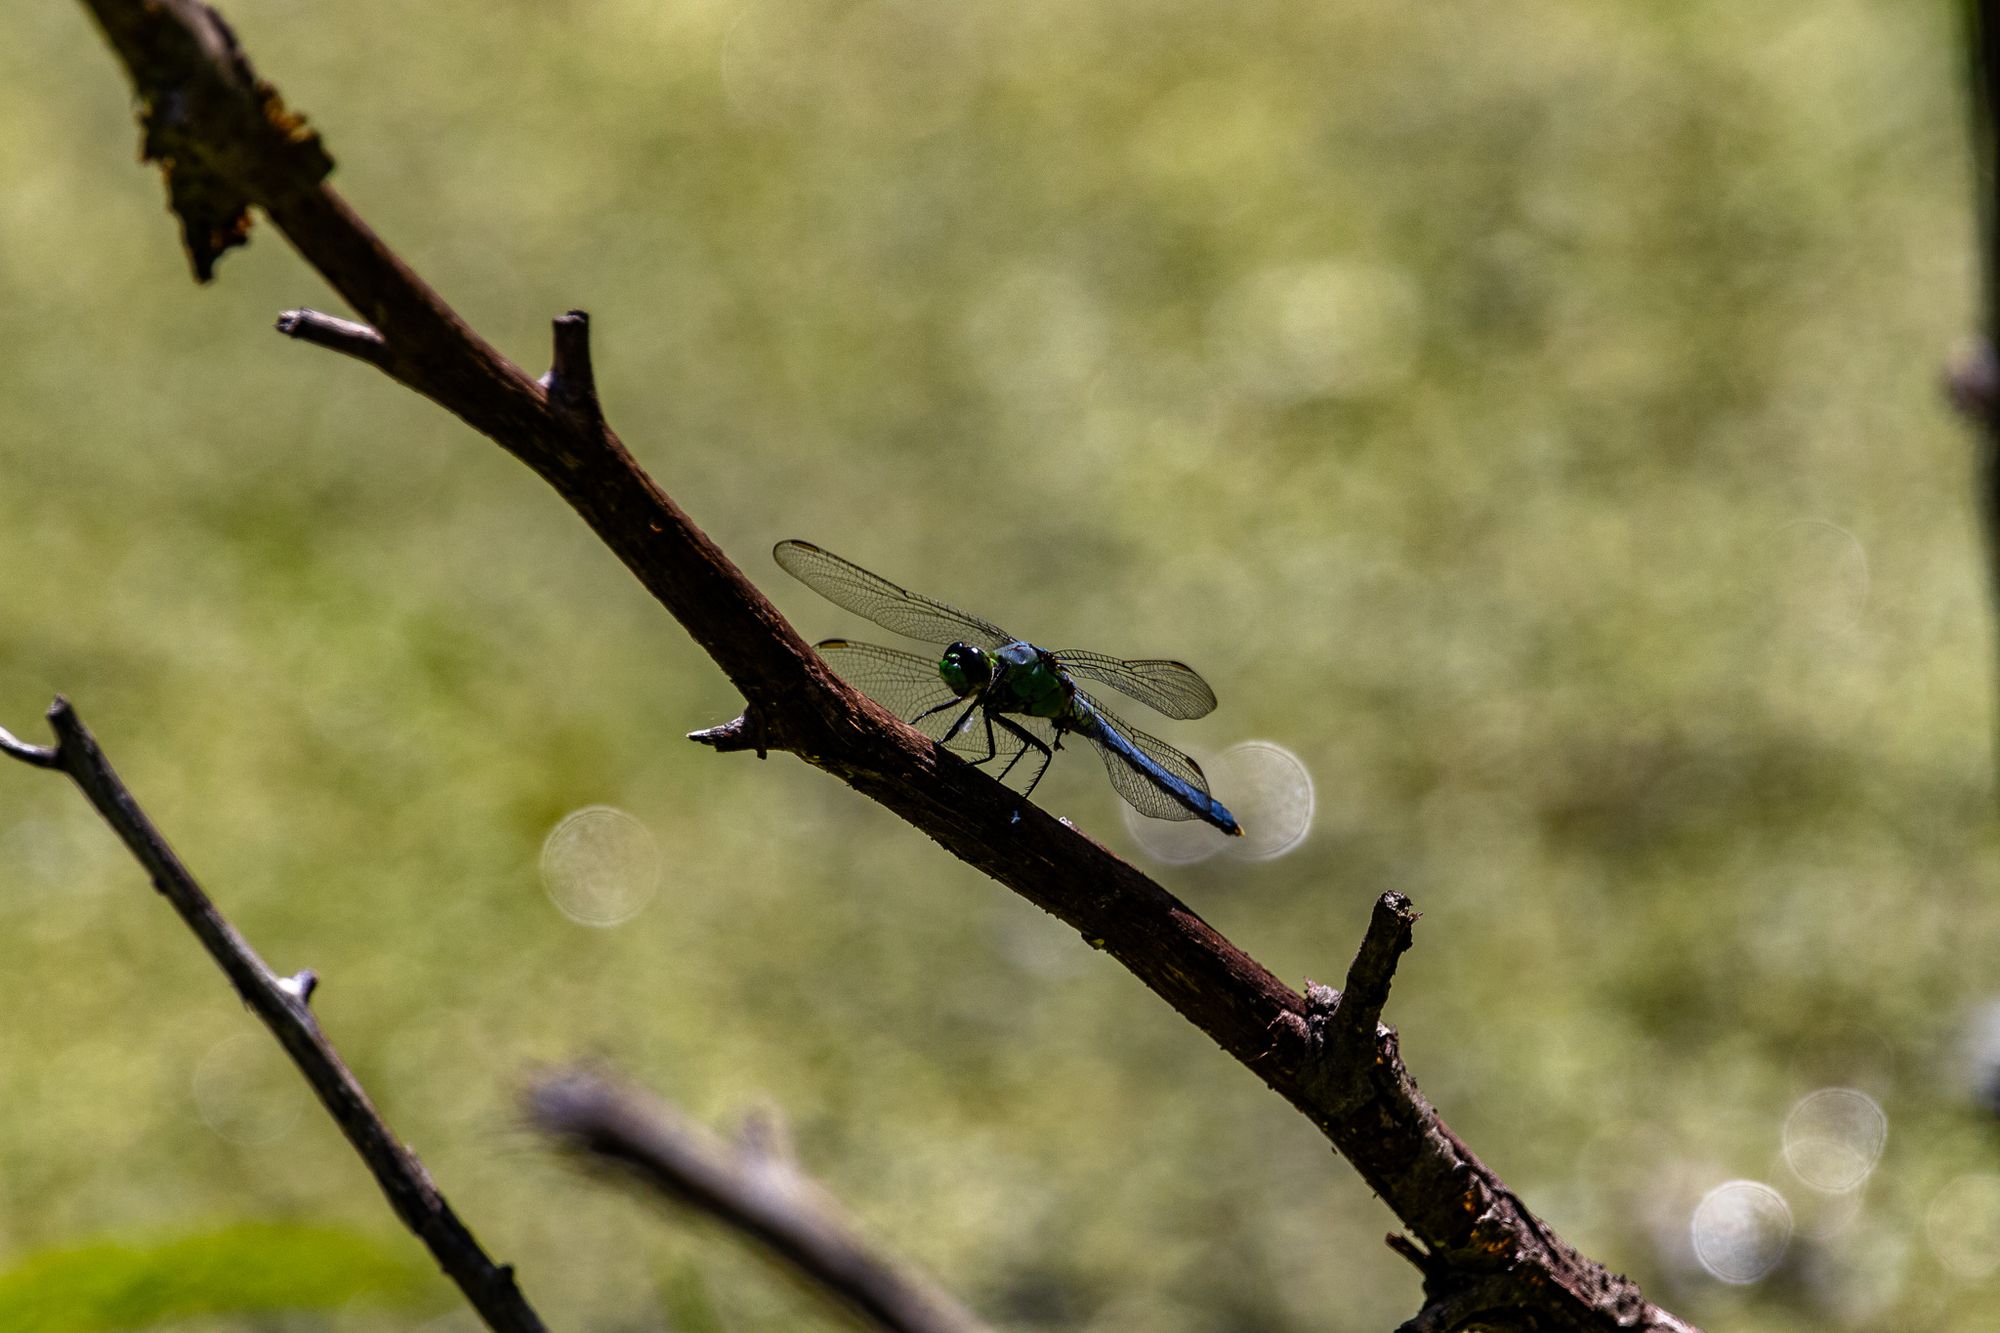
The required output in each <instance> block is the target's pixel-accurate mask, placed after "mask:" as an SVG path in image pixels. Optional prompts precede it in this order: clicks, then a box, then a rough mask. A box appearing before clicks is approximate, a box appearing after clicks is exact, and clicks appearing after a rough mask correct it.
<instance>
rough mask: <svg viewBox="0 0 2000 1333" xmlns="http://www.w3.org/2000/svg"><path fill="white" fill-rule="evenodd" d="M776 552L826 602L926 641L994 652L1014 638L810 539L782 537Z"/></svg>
mask: <svg viewBox="0 0 2000 1333" xmlns="http://www.w3.org/2000/svg"><path fill="white" fill-rule="evenodd" d="M771 555H772V557H773V558H774V559H776V560H777V562H778V564H779V566H780V567H781V568H782V569H783V570H784V571H785V572H786V573H787V574H790V575H791V576H792V577H793V578H795V579H797V580H798V581H799V582H801V583H803V584H805V585H806V586H807V587H808V588H811V589H812V590H813V591H814V592H816V593H818V594H819V595H820V596H822V597H824V598H826V600H827V601H829V602H832V603H833V604H834V605H835V606H838V607H843V608H845V609H846V610H849V611H852V612H853V613H854V614H855V615H857V616H865V617H867V618H868V619H869V620H872V621H874V622H875V623H876V624H878V625H880V626H881V627H882V628H883V629H886V630H890V631H893V632H894V633H897V634H901V635H904V636H906V637H908V638H912V639H919V640H921V641H923V642H924V643H935V644H951V643H969V644H972V645H974V646H975V647H979V648H985V649H989V650H991V649H994V648H999V647H1002V646H1004V645H1006V644H1008V643H1011V642H1013V636H1012V635H1010V634H1008V633H1007V632H1006V631H1005V630H1003V629H1001V628H1000V627H999V626H997V625H994V624H992V623H990V622H988V621H984V620H981V619H980V618H979V617H978V616H974V615H968V614H966V613H965V612H963V611H961V610H959V609H958V608H957V607H955V606H947V605H945V604H944V603H943V602H940V601H937V600H935V599H933V598H930V597H925V596H922V595H921V594H918V593H914V592H911V591H910V590H909V589H908V588H902V587H898V586H897V585H896V584H893V583H891V582H889V580H887V579H885V578H883V577H882V576H881V575H880V574H871V573H869V572H868V571H867V570H865V569H863V568H862V567H861V566H859V565H857V564H854V563H853V562H852V561H848V560H842V559H841V558H840V557H839V556H837V555H835V554H834V553H833V552H831V551H828V550H824V549H822V548H821V547H818V546H814V545H813V544H812V543H811V542H801V541H782V542H779V543H778V544H777V545H776V546H775V547H773V548H772V549H771ZM933 674H935V673H933Z"/></svg>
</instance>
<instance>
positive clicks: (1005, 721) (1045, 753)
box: [989, 714, 1062, 796]
mask: <svg viewBox="0 0 2000 1333" xmlns="http://www.w3.org/2000/svg"><path fill="white" fill-rule="evenodd" d="M989 716H991V715H990V714H989ZM994 721H996V722H998V723H999V724H1000V727H1001V729H1002V730H1003V731H1005V732H1006V733H1007V734H1008V735H1010V736H1012V737H1014V738H1015V739H1016V740H1019V741H1020V742H1021V748H1020V749H1018V750H1016V751H1015V752H1014V757H1013V758H1012V759H1009V760H1008V761H1007V767H1005V768H1003V769H1001V770H1000V780H1001V781H1002V782H1005V781H1006V780H1007V775H1008V774H1009V773H1012V772H1013V771H1014V765H1016V764H1018V763H1020V762H1021V756H1022V755H1024V754H1026V753H1027V752H1028V751H1029V750H1031V749H1032V750H1039V751H1041V755H1042V763H1041V767H1039V768H1037V769H1036V770H1035V777H1034V781H1033V782H1030V783H1029V784H1028V790H1027V791H1024V792H1022V793H1021V794H1022V795H1023V796H1027V795H1030V794H1032V793H1033V792H1034V790H1035V787H1036V785H1037V784H1039V783H1040V782H1041V780H1042V774H1044V773H1046V772H1048V771H1049V760H1050V759H1052V758H1054V757H1055V752H1054V751H1053V750H1051V749H1049V747H1048V746H1047V745H1045V744H1043V743H1042V738H1041V737H1039V736H1037V735H1035V734H1034V733H1033V732H1032V731H1029V730H1028V729H1027V728H1026V727H1024V726H1022V725H1021V724H1020V723H1018V722H1016V721H1014V720H1013V719H1012V718H1009V717H1004V716H1001V717H995V718H994ZM1056 739H1057V740H1058V741H1060V740H1061V739H1062V737H1061V736H1060V735H1058V736H1057V737H1056Z"/></svg>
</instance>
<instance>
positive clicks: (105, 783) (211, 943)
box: [6, 698, 543, 1333]
mask: <svg viewBox="0 0 2000 1333" xmlns="http://www.w3.org/2000/svg"><path fill="white" fill-rule="evenodd" d="M49 725H50V727H51V728H53V729H54V731H55V734H56V741H57V744H56V746H55V748H54V749H53V750H46V751H45V750H42V749H41V748H40V747H37V746H26V745H22V744H21V743H20V742H18V741H14V740H13V738H12V737H8V738H7V739H8V741H9V742H11V743H10V744H9V745H7V747H6V752H7V753H8V754H10V755H12V756H14V757H15V758H17V759H20V760H22V761H23V762H25V763H30V764H34V765H36V766H37V767H40V768H55V769H60V770H61V771H62V772H64V773H67V774H68V775H69V777H70V780H71V781H73V782H74V783H76V785H77V787H78V788H80V789H81V790H82V792H83V794H84V796H85V797H87V798H88V799H89V801H90V803H91V805H92V806H94V807H96V809H97V813H98V814H100V815H102V816H103V817H104V822H105V823H107V824H109V825H111V828H112V830H113V831H114V832H116V833H117V834H118V837H119V839H120V840H121V841H122V842H124V844H125V846H126V848H127V849H128V850H130V851H131V853H132V855H133V857H135V858H136V859H137V860H138V862H139V864H140V865H142V866H144V867H145V869H146V872H147V874H149V875H151V876H152V879H153V887H154V888H155V889H157V890H159V892H160V894H161V895H162V896H163V897H165V898H166V900H167V901H168V902H169V903H171V904H173V908H174V910H175V911H176V912H178V913H180V916H181V920H183V921H185V922H186V923H187V926H188V929H190V930H192V931H193V932H194V933H195V937H196V938H197V939H199V940H200V941H201V943H202V947H203V948H205V949H207V950H208V954H209V957H211V958H213V959H214V960H215V962H216V965H217V966H218V967H220V968H221V969H222V972H223V975H225V976H227V977H228V978H229V983H230V985H232V986H234V987H235V988H236V993H237V994H238V995H240V996H241V997H242V998H243V1003H244V1004H246V1005H248V1006H249V1007H250V1011H251V1012H252V1013H254V1014H256V1015H257V1017H258V1018H260V1019H262V1020H263V1023H264V1026H265V1027H267V1028H269V1029H270V1030H271V1035H272V1036H274V1037H276V1038H277V1039H278V1044H279V1045H281V1046H283V1047H284V1048H285V1053H286V1054H287V1055H289V1056H290V1057H291V1058H292V1063H293V1064H295V1065H297V1066H298V1067H299V1072H300V1073H302V1074H304V1075H305V1078H306V1082H307V1083H309V1084H311V1085H312V1090H313V1092H314V1093H316V1094H317V1095H318V1096H319V1100H320V1104H321V1105H322V1106H324V1107H326V1110H327V1114H328V1115H331V1116H332V1117H333V1119H334V1123H335V1124H337V1125H339V1126H340V1132H341V1133H343V1134H345V1135H346V1136H347V1141H348V1142H349V1143H351V1144H353V1145H354V1150H355V1151H356V1152H357V1153H359V1154H360V1155H361V1160H362V1161H363V1162H365V1163H366V1164H367V1166H368V1169H369V1171H370V1172H371V1173H373V1175H374V1177H375V1183H376V1184H378V1185H380V1186H381V1187H382V1193H383V1194H385V1195H386V1196H388V1199H389V1206H390V1207H392V1208H394V1209H395V1210H396V1215H397V1216H398V1217H400V1218H402V1220H403V1224H404V1225H405V1226H407V1227H408V1228H409V1229H410V1230H411V1231H413V1232H415V1233H416V1235H417V1238H418V1239H419V1240H421V1241H423V1243H424V1245H425V1247H426V1248H428V1249H429V1250H430V1252H431V1255H432V1257H433V1258H435V1259H436V1260H437V1262H438V1267H440V1268H442V1269H443V1270H444V1272H445V1274H446V1276H448V1277H450V1278H451V1280H452V1281H453V1282H455V1283H457V1284H458V1288H459V1290H460V1291H462V1292H464V1293H465V1298H466V1299H467V1300H468V1301H470V1302H471V1303H472V1307H473V1309H475V1310H477V1311H478V1312H479V1314H480V1317H481V1318H483V1319H484V1320H485V1321H486V1326H487V1327H488V1328H491V1329H494V1330H496V1333H543V1324H542V1321H541V1319H540V1318H538V1317H537V1316H536V1314H535V1312H534V1310H533V1309H531V1308H530V1307H529V1305H528V1302H527V1300H526V1299H525V1298H524V1297H523V1296H522V1295H521V1292H520V1290H519V1288H518V1287H516V1286H515V1284H514V1270H513V1269H512V1268H510V1267H508V1266H507V1265H504V1264H495V1263H494V1262H493V1261H492V1260H491V1259H489V1258H487V1257H486V1252H485V1251H484V1250H482V1249H480V1248H479V1242H478V1241H476V1240H474V1239H473V1238H472V1233H471V1232H470V1231H468V1230H467V1229H466V1227H465V1224H464V1223H462V1222H460V1221H459V1220H458V1215H457V1214H455V1213H454V1212H452V1210H451V1205H450V1204H448V1203H446V1202H445V1198H444V1195H443V1194H442V1193H441V1192H440V1191H439V1190H438V1188H437V1186H436V1185H435V1184H433V1183H432V1181H431V1178H430V1173H429V1172H427V1171H425V1170H424V1167H423V1164H422V1163H421V1162H419V1161H418V1160H417V1158H416V1154H414V1153H412V1152H411V1151H410V1150H409V1149H408V1148H405V1147H404V1146H403V1144H402V1141H401V1140H399V1139H398V1138H397V1137H396V1136H395V1134H394V1133H393V1132H392V1131H391V1130H390V1128H389V1126H388V1124H387V1123H385V1122H384V1121H383V1119H382V1116H381V1113H380V1112H378V1111H377V1110H376V1109H375V1106H374V1103H372V1102H371V1101H369V1099H368V1094H367V1092H365V1091H364V1090H363V1089H362V1087H361V1084H360V1083H359V1082H358V1081H357V1080H356V1079H355V1077H354V1075H353V1074H352V1073H351V1072H349V1070H348V1068H347V1066H346V1065H345V1064H344V1063H342V1061H341V1058H340V1055H339V1053H338V1052H336V1051H335V1050H334V1049H333V1044H332V1043H331V1042H329V1041H328V1040H327V1039H326V1036H325V1035H324V1034H323V1033H322V1032H321V1031H320V1029H319V1020H318V1019H316V1018H314V1017H313V1013H312V1010H311V1009H310V1008H308V1007H307V1001H308V1000H309V999H310V998H311V996H312V992H313V989H314V987H315V986H317V985H318V982H319V979H318V977H316V976H315V975H314V974H313V973H311V972H309V971H308V972H301V973H299V974H298V975H297V976H295V977H286V978H282V979H281V978H279V977H278V976H277V975H275V974H274V973H273V972H272V971H271V969H270V968H269V967H267V966H265V964H264V960H263V959H261V958H259V957H258V956H257V953H256V951H255V950H253V949H252V948H251V947H250V945H249V944H248V943H247V942H246V941H245V940H244V939H243V937H242V936H241V935H238V934H237V933H236V930H235V928H234V927H233V926H231V925H230V924H229V922H228V921H227V920H226V919H225V918H224V917H223V915H222V913H221V912H219V911H217V910H216V907H215V904H214V903H213V902H211V901H210V900H209V897H208V895H207V894H206V893H204V892H202V889H201V886H200V885H199V884H197V883H195V881H194V876H192V875H190V874H189V873H188V870H187V867H186V866H184V865H182V864H181V860H180V858H179V857H178V856H176V855H175V854H174V850H173V848H171V847H169V846H168V845H167V840H166V839H165V838H164V837H162V836H161V834H160V831H159V830H158V829H157V828H155V827H154V826H153V821H152V820H151V819H149V818H147V817H146V812H145V811H143V810H141V809H140V808H139V803H138V801H137V800H135V799H134V798H133V796H132V793H131V791H130V790H128V789H127V788H126V786H125V784H124V783H123V782H122V781H120V780H119V777H118V774H117V773H116V772H114V771H113V770H112V767H111V761H110V760H108V759H106V758H105V757H104V752H103V751H102V750H100V749H98V747H97V741H96V738H94V737H93V736H92V735H91V734H90V732H89V730H88V729H87V728H86V727H85V726H84V725H83V719H82V718H80V717H78V716H77V715H76V711H75V710H74V709H72V708H71V707H70V705H69V702H68V700H65V699H61V698H58V699H57V700H56V701H55V705H54V706H53V707H52V708H50V709H49ZM43 755H47V756H49V758H48V761H47V762H45V761H44V760H43V759H42V758H41V756H43Z"/></svg>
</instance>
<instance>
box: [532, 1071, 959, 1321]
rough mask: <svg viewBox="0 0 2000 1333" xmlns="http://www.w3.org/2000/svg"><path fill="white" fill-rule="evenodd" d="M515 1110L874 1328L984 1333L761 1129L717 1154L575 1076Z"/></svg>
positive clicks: (617, 1094) (557, 1077)
mask: <svg viewBox="0 0 2000 1333" xmlns="http://www.w3.org/2000/svg"><path fill="white" fill-rule="evenodd" d="M523 1100H524V1103H525V1105H526V1107H527V1112H528V1116H529V1119H530V1120H531V1121H533V1123H534V1125H535V1127H536V1128H537V1129H539V1130H541V1131H542V1132H543V1133H544V1134H547V1135H549V1136H550V1137H552V1138H554V1139H556V1140H558V1141H559V1142H561V1143H562V1144H563V1145H564V1146H565V1147H567V1148H569V1149H570V1150H571V1151H573V1152H575V1153H578V1154H581V1155H583V1156H584V1157H586V1158H587V1159H592V1160H595V1161H596V1162H598V1163H600V1164H608V1165H609V1166H611V1167H612V1168H614V1169H616V1170H618V1171H620V1172H622V1173H624V1174H625V1175H627V1176H628V1177H630V1178H631V1179H633V1180H635V1181H637V1182H639V1183H640V1184H642V1185H644V1186H645V1187H646V1188H648V1189H650V1190H652V1191H653V1192H654V1193H656V1194H657V1195H659V1196H660V1197H662V1198H664V1199H666V1200H668V1201H669V1202H671V1203H675V1204H679V1205H681V1206H683V1207H686V1208H692V1209H694V1210H695V1211H696V1212H699V1213H705V1214H707V1215H708V1216H709V1217H712V1218H714V1219H715V1220H716V1221H719V1222H721V1223H722V1224H723V1225H724V1226H727V1227H729V1228H730V1229H731V1230H733V1231H736V1232H738V1233H740V1234H741V1235H742V1236H743V1237H744V1238H745V1239H747V1240H749V1241H750V1242H751V1243H752V1244H754V1245H756V1246H758V1247H759V1248H761V1249H763V1250H764V1251H766V1252H767V1253H769V1254H770V1255H772V1256H773V1257H774V1258H776V1259H777V1260H778V1261H779V1262H781V1263H783V1264H784V1265H786V1266H787V1267H788V1268H789V1269H791V1270H792V1272H793V1273H794V1274H795V1275H796V1276H798V1277H799V1278H801V1279H803V1280H804V1282H805V1283H806V1285H807V1286H809V1287H811V1288H812V1289H813V1290H814V1291H816V1292H818V1293H819V1294H821V1295H823V1296H826V1297H828V1298H829V1299H831V1300H833V1301H834V1302H836V1303H837V1304H839V1305H841V1306H842V1307H844V1308H846V1309H847V1310H849V1311H851V1312H852V1313H854V1314H856V1315H859V1316H860V1317H861V1318H862V1319H864V1320H865V1321H867V1322H868V1323H870V1324H873V1325H874V1326H875V1327H877V1328H881V1329H886V1330H888V1331H889V1333H983V1330H984V1328H985V1325H983V1324H981V1323H980V1322H979V1321H978V1320H977V1319H975V1318H974V1317H973V1316H972V1315H971V1313H970V1312H968V1311H966V1310H965V1309H964V1308H962V1307H961V1306H960V1305H959V1304H958V1302H956V1301H955V1300H953V1299H952V1298H951V1297H950V1296H949V1295H947V1294H946V1293H945V1292H944V1291H943V1290H942V1289H941V1288H939V1287H938V1286H936V1285H935V1284H934V1283H932V1282H931V1281H930V1280H929V1279H928V1278H926V1277H924V1276H923V1275H921V1274H919V1273H917V1272H915V1271H914V1270H912V1269H910V1268H908V1267H907V1266H905V1265H904V1264H902V1263H900V1262H899V1261H897V1260H895V1259H892V1258H890V1257H888V1256H886V1255H884V1254H882V1253H881V1252H880V1251H879V1250H876V1249H874V1248H872V1247H871V1246H869V1245H868V1244H867V1243H866V1242H865V1241H864V1240H863V1239H862V1238H861V1234H860V1231H861V1229H860V1227H859V1225H858V1224H857V1223H856V1222H855V1221H854V1219H853V1218H852V1217H850V1216H849V1215H848V1214H847V1212H846V1210H845V1209H843V1208H842V1207H841V1206H840V1204H839V1203H838V1202H836V1201H835V1200H834V1199H833V1198H832V1197H831V1196H830V1195H828V1194H827V1193H826V1192H825V1191H824V1190H822V1189H821V1188H820V1187H819V1186H818V1185H816V1184H815V1183H814V1182H813V1181H811V1180H809V1179H807V1178H806V1176H805V1175H804V1174H803V1173H801V1172H800V1171H799V1169H798V1166H797V1164H796V1163H795V1162H794V1161H793V1160H792V1159H791V1157H790V1155H789V1153H788V1152H787V1151H786V1150H785V1149H784V1148H783V1146H781V1144H780V1143H779V1142H778V1141H775V1140H774V1138H773V1135H772V1134H771V1133H770V1130H769V1127H768V1126H765V1125H762V1124H760V1123H758V1122H756V1121H746V1122H745V1125H744V1131H743V1133H742V1134H740V1135H739V1136H738V1141H737V1142H736V1143H734V1144H730V1143H726V1142H724V1141H723V1140H722V1139H720V1138H718V1137H717V1136H716V1135H714V1134H712V1133H710V1132H709V1131H707V1130H705V1129H703V1128H702V1127H701V1126H700V1125H698V1124H696V1123H694V1122H693V1121H692V1120H689V1119H688V1118H687V1117H686V1116H685V1115H683V1114H682V1113H681V1112H679V1111H678V1110H676V1109H675V1108H673V1107H671V1106H668V1105H667V1104H665V1103H664V1102H661V1101H659V1100H657V1099H656V1098H651V1097H647V1096H645V1095H644V1094H642V1093H640V1092H639V1091H637V1090H636V1089H631V1088H624V1087H620V1086H618V1085H617V1084H614V1083H612V1082H610V1081H609V1080H607V1079H603V1078H600V1077H598V1076H596V1075H594V1074H589V1073H585V1072H583V1071H581V1070H567V1071H562V1072H558V1073H555V1074H552V1075H550V1076H548V1077H546V1078H542V1079H539V1080H537V1081H536V1083H535V1084H534V1085H533V1086H532V1087H531V1088H529V1089H528V1091H527V1094H526V1096H525V1097H524V1098H523Z"/></svg>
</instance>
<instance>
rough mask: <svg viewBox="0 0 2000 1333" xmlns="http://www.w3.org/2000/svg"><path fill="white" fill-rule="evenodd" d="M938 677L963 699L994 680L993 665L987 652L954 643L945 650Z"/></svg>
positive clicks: (940, 660) (971, 645) (970, 645)
mask: <svg viewBox="0 0 2000 1333" xmlns="http://www.w3.org/2000/svg"><path fill="white" fill-rule="evenodd" d="M938 675H939V676H941V677H943V678H944V683H945V684H946V685H948V686H950V687H951V692H952V693H953V694H956V695H957V696H958V697H959V698H961V699H963V698H964V697H965V696H966V695H968V694H977V693H979V691H981V690H983V689H985V688H986V686H987V683H988V682H990V681H991V680H992V679H993V663H992V661H991V660H990V659H989V658H988V657H987V656H986V650H985V649H983V648H979V647H976V646H974V645H973V644H969V643H954V644H953V645H952V646H951V647H949V648H947V649H945V650H944V656H943V657H942V658H940V659H939V661H938Z"/></svg>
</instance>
